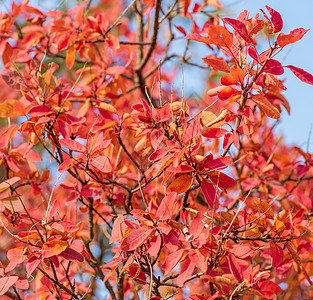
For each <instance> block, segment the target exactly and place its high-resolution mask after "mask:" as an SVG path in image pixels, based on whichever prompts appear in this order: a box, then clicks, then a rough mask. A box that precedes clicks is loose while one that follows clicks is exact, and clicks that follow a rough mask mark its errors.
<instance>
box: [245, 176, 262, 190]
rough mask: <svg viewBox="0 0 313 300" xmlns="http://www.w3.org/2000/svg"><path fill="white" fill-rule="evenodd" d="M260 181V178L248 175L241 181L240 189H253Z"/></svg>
mask: <svg viewBox="0 0 313 300" xmlns="http://www.w3.org/2000/svg"><path fill="white" fill-rule="evenodd" d="M260 183H261V180H260V179H257V178H255V177H249V178H246V179H245V180H244V181H243V182H242V183H241V186H242V189H243V190H244V191H249V190H250V189H253V188H254V187H256V186H257V185H259V184H260Z"/></svg>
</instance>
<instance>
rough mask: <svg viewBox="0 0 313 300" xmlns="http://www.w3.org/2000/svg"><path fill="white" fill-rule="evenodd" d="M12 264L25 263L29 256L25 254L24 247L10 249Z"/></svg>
mask: <svg viewBox="0 0 313 300" xmlns="http://www.w3.org/2000/svg"><path fill="white" fill-rule="evenodd" d="M7 257H8V259H9V261H10V262H13V263H15V264H20V263H22V262H24V261H25V259H26V258H27V256H26V255H25V254H24V247H18V248H13V249H10V250H9V251H8V253H7Z"/></svg>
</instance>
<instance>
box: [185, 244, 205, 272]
mask: <svg viewBox="0 0 313 300" xmlns="http://www.w3.org/2000/svg"><path fill="white" fill-rule="evenodd" d="M189 259H190V260H191V261H192V262H193V263H194V265H195V266H197V267H198V268H199V269H200V270H201V271H202V272H206V271H207V269H208V259H209V258H208V256H206V255H204V254H203V253H201V251H200V250H199V249H194V250H191V251H190V252H189Z"/></svg>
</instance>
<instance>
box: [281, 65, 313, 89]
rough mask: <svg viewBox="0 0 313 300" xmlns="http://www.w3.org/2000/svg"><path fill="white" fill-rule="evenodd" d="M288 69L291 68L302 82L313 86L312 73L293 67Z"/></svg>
mask: <svg viewBox="0 0 313 300" xmlns="http://www.w3.org/2000/svg"><path fill="white" fill-rule="evenodd" d="M286 67H287V68H289V69H290V70H291V71H292V73H293V74H295V75H296V76H297V77H298V78H299V79H300V80H301V81H303V82H305V83H307V84H311V85H313V76H312V75H311V74H310V73H308V72H306V71H304V70H302V69H300V68H297V67H294V66H291V65H289V66H286Z"/></svg>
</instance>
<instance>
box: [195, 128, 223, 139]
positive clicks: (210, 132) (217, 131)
mask: <svg viewBox="0 0 313 300" xmlns="http://www.w3.org/2000/svg"><path fill="white" fill-rule="evenodd" d="M227 132H228V131H227V130H226V129H223V128H208V129H206V130H204V131H203V132H202V133H201V134H202V135H203V136H204V137H207V138H209V139H218V138H220V137H222V136H223V135H224V134H225V133H227Z"/></svg>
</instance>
